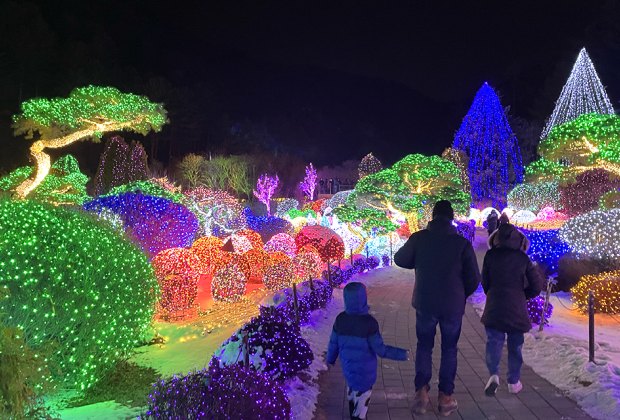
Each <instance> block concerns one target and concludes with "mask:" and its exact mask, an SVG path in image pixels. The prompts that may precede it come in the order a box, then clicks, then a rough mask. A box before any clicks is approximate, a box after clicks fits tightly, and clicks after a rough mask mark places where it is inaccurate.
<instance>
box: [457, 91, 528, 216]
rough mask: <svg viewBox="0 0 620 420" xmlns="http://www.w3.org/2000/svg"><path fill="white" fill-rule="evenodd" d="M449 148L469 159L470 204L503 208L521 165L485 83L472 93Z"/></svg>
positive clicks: (517, 180) (518, 180)
mask: <svg viewBox="0 0 620 420" xmlns="http://www.w3.org/2000/svg"><path fill="white" fill-rule="evenodd" d="M452 147H454V148H455V149H458V150H462V151H463V152H465V153H466V154H467V156H468V157H469V164H468V168H467V169H468V174H469V181H470V184H471V196H472V202H473V204H474V205H477V204H479V203H481V202H485V201H489V200H490V201H491V203H492V205H493V207H495V208H501V207H503V206H504V205H505V204H506V195H507V194H508V191H510V189H511V188H512V187H514V186H515V185H516V184H518V183H521V182H522V181H523V164H522V162H521V150H520V149H519V144H518V142H517V138H516V136H515V135H514V133H513V132H512V130H511V129H510V125H508V120H507V119H506V115H505V114H504V109H503V108H502V105H501V104H500V102H499V98H498V97H497V94H496V93H495V91H494V90H493V88H492V87H491V86H489V85H488V84H487V83H486V82H485V83H484V84H483V85H482V87H481V88H480V89H479V90H478V92H477V93H476V97H475V98H474V102H473V103H472V105H471V108H469V111H468V112H467V115H465V118H463V122H462V123H461V127H460V128H459V130H458V131H457V133H456V135H455V136H454V143H453V146H452Z"/></svg>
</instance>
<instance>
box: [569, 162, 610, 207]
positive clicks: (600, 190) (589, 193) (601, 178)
mask: <svg viewBox="0 0 620 420" xmlns="http://www.w3.org/2000/svg"><path fill="white" fill-rule="evenodd" d="M619 187H620V179H617V178H612V177H610V176H609V172H607V171H605V170H604V169H593V170H591V171H586V172H583V173H581V174H579V175H577V177H576V178H575V182H573V183H570V184H567V185H563V186H561V187H560V203H561V205H562V208H563V209H564V211H565V212H566V213H567V214H569V215H571V216H574V215H577V214H581V213H585V212H588V211H590V210H594V209H597V208H598V207H599V200H600V199H601V197H602V196H603V194H605V193H606V192H608V191H612V190H616V189H617V188H619Z"/></svg>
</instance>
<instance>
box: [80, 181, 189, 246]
mask: <svg viewBox="0 0 620 420" xmlns="http://www.w3.org/2000/svg"><path fill="white" fill-rule="evenodd" d="M84 209H85V210H86V211H91V212H95V213H99V212H101V211H102V210H103V209H109V210H111V211H113V212H114V213H117V214H119V215H120V216H121V218H122V219H123V223H124V225H125V231H126V232H127V234H128V235H129V236H130V237H131V238H133V239H134V240H135V241H136V242H137V243H138V244H139V245H140V247H141V248H142V249H143V251H144V252H146V253H147V254H148V255H149V256H154V255H156V254H157V253H158V252H159V251H162V250H164V249H167V248H175V247H181V248H182V247H186V246H189V245H191V244H192V242H193V240H194V237H195V236H196V232H197V231H198V220H197V219H196V216H194V214H193V213H192V212H190V211H189V210H188V209H187V208H186V207H184V206H182V205H180V204H177V203H174V202H172V201H170V200H167V199H165V198H160V197H151V196H148V195H142V194H139V193H138V194H136V193H124V194H120V195H112V196H101V197H99V198H97V199H95V200H93V201H90V202H88V203H86V204H84Z"/></svg>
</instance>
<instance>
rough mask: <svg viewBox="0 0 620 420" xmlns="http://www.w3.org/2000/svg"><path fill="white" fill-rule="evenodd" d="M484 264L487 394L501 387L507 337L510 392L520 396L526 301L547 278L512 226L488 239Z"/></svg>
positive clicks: (527, 322)
mask: <svg viewBox="0 0 620 420" xmlns="http://www.w3.org/2000/svg"><path fill="white" fill-rule="evenodd" d="M488 245H489V248H490V249H489V250H488V251H487V253H486V255H485V256H484V263H483V265H482V288H483V289H484V293H485V294H486V295H487V300H486V305H485V307H484V313H483V315H482V318H481V320H480V321H481V322H482V323H483V324H484V326H485V330H486V335H487V344H486V364H487V368H488V370H489V375H490V377H489V380H488V382H487V384H486V386H485V388H484V393H485V394H486V395H488V396H494V395H495V392H496V391H497V388H498V387H499V362H500V359H501V356H502V349H503V348H504V341H505V340H506V337H507V338H508V375H507V380H508V392H510V393H511V394H517V393H518V392H519V391H521V389H522V388H523V385H522V384H521V380H520V379H521V366H522V365H523V356H522V354H521V349H522V347H523V335H524V333H526V332H528V331H529V330H530V329H531V328H532V323H531V322H530V318H529V314H528V311H527V299H530V298H533V297H536V296H538V295H539V294H540V291H541V290H542V288H543V285H544V281H545V279H544V277H543V275H542V273H541V272H540V271H539V270H538V267H537V266H536V265H535V264H534V263H532V261H531V260H530V259H529V257H528V256H527V254H526V251H527V249H528V247H529V241H528V239H527V238H526V237H525V235H524V234H523V233H521V232H520V231H519V230H518V229H517V228H515V227H514V226H513V225H511V224H509V223H506V224H502V225H501V226H500V227H499V229H497V230H496V231H495V232H493V234H491V236H490V237H489V240H488Z"/></svg>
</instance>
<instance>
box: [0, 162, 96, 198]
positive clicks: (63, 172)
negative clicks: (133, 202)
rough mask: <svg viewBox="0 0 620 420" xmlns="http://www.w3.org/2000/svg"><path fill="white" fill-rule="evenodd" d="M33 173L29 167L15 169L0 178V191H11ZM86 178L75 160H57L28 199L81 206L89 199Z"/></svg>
mask: <svg viewBox="0 0 620 420" xmlns="http://www.w3.org/2000/svg"><path fill="white" fill-rule="evenodd" d="M32 172H33V168H32V167H31V166H24V167H21V168H17V169H15V170H14V171H13V172H11V173H10V174H8V175H7V176H5V177H3V178H0V191H12V190H14V189H15V188H16V187H17V186H18V185H20V184H22V183H23V182H24V181H25V180H27V179H28V178H29V177H30V176H31V175H32ZM87 182H88V177H87V176H86V175H84V174H83V173H82V172H81V171H80V167H79V166H78V162H77V160H75V158H74V157H73V156H71V155H66V156H63V157H61V158H60V159H58V160H57V161H56V162H54V164H53V165H52V167H51V168H50V171H49V173H48V174H47V176H46V177H45V178H44V179H43V182H41V183H40V184H39V185H38V186H37V187H36V188H35V189H34V190H33V191H32V193H31V195H30V198H32V199H34V200H37V201H41V202H45V203H50V204H54V205H78V206H81V205H82V204H83V203H84V202H85V201H86V200H89V199H90V197H89V196H88V194H86V183H87Z"/></svg>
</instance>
